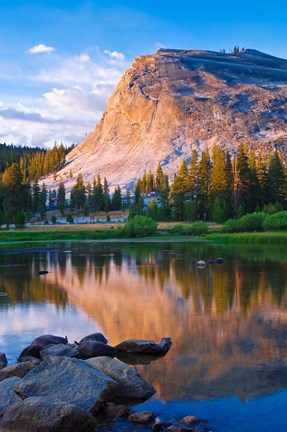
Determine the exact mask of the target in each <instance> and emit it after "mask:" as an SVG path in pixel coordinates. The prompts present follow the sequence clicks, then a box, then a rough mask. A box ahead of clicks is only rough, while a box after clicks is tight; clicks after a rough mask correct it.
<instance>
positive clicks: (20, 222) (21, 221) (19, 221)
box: [15, 210, 26, 228]
mask: <svg viewBox="0 0 287 432" xmlns="http://www.w3.org/2000/svg"><path fill="white" fill-rule="evenodd" d="M25 223H26V215H25V213H24V212H22V211H21V210H18V211H17V213H16V220H15V227H16V228H24V227H25Z"/></svg>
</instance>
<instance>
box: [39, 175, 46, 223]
mask: <svg viewBox="0 0 287 432" xmlns="http://www.w3.org/2000/svg"><path fill="white" fill-rule="evenodd" d="M46 202H47V188H46V186H45V183H43V185H42V189H41V192H40V217H41V219H42V220H43V219H44V218H45V217H46Z"/></svg>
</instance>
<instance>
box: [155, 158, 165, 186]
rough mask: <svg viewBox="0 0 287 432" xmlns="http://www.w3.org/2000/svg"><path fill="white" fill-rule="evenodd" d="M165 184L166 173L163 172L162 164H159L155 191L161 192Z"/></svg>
mask: <svg viewBox="0 0 287 432" xmlns="http://www.w3.org/2000/svg"><path fill="white" fill-rule="evenodd" d="M163 183H164V172H163V170H162V167H161V165H160V163H158V166H157V169H156V175H155V189H156V190H157V191H159V190H160V188H161V185H162V184H163Z"/></svg>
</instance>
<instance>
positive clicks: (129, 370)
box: [86, 357, 155, 400]
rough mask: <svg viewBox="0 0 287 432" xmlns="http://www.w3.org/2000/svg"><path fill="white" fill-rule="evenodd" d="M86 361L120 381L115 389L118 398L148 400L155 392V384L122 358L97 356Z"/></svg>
mask: <svg viewBox="0 0 287 432" xmlns="http://www.w3.org/2000/svg"><path fill="white" fill-rule="evenodd" d="M86 362H87V363H88V364H90V365H92V366H93V367H95V368H97V369H99V370H101V371H102V372H103V373H105V374H106V375H108V376H109V377H111V378H112V379H114V380H115V381H117V382H118V383H119V385H118V387H117V388H116V390H115V397H116V398H119V399H120V398H127V399H141V400H146V399H148V398H150V397H151V396H152V395H153V394H154V393H155V389H154V388H153V386H152V385H151V384H149V383H148V382H147V381H145V380H144V379H143V378H142V377H141V376H140V375H139V373H138V372H137V371H136V369H135V368H134V367H132V366H129V365H127V364H126V363H123V362H122V361H120V360H117V359H112V358H110V357H96V358H92V359H89V360H86Z"/></svg>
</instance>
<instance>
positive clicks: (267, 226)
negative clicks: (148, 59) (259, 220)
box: [263, 211, 287, 231]
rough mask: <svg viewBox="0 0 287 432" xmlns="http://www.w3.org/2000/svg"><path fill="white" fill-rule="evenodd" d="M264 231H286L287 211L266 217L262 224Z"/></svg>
mask: <svg viewBox="0 0 287 432" xmlns="http://www.w3.org/2000/svg"><path fill="white" fill-rule="evenodd" d="M263 228H264V231H284V230H287V211H280V212H278V213H275V214H270V215H267V216H266V218H265V220H264V223H263Z"/></svg>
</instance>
